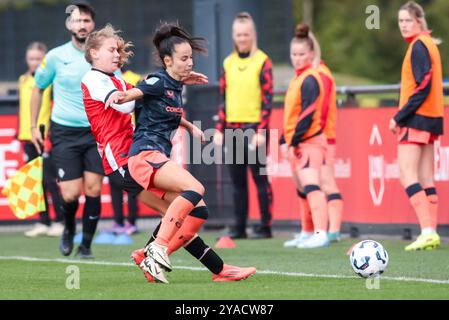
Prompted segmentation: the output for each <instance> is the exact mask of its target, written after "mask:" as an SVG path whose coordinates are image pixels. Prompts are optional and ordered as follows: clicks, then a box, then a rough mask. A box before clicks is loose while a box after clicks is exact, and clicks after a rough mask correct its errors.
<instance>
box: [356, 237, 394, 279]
mask: <svg viewBox="0 0 449 320" xmlns="http://www.w3.org/2000/svg"><path fill="white" fill-rule="evenodd" d="M349 261H350V263H351V267H352V269H353V270H354V272H355V273H357V274H358V275H359V276H361V277H363V278H369V277H375V276H378V275H380V274H381V273H383V272H384V271H385V268H386V267H387V265H388V253H387V250H385V249H384V247H383V246H382V245H381V244H380V243H379V242H376V241H374V240H363V241H360V242H359V243H357V244H356V245H355V246H354V247H353V248H352V251H351V254H350V255H349Z"/></svg>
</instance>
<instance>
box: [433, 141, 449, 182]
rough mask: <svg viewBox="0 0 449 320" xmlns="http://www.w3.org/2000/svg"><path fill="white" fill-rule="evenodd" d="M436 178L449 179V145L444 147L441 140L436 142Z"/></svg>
mask: <svg viewBox="0 0 449 320" xmlns="http://www.w3.org/2000/svg"><path fill="white" fill-rule="evenodd" d="M434 162H435V164H434V166H435V176H434V178H435V180H436V181H449V147H442V146H441V140H438V141H436V142H435V160H434Z"/></svg>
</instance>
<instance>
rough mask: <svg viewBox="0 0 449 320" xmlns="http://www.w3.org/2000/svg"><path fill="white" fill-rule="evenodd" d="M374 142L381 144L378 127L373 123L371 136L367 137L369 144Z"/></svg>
mask: <svg viewBox="0 0 449 320" xmlns="http://www.w3.org/2000/svg"><path fill="white" fill-rule="evenodd" d="M374 142H377V144H378V145H379V146H381V145H382V137H381V135H380V131H379V127H378V126H377V124H375V125H373V130H371V136H370V138H369V145H370V146H372V145H374Z"/></svg>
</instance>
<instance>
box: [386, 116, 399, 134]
mask: <svg viewBox="0 0 449 320" xmlns="http://www.w3.org/2000/svg"><path fill="white" fill-rule="evenodd" d="M388 129H390V131H391V132H393V133H394V134H396V133H397V132H398V124H397V123H396V121H395V120H394V119H390V124H389V126H388Z"/></svg>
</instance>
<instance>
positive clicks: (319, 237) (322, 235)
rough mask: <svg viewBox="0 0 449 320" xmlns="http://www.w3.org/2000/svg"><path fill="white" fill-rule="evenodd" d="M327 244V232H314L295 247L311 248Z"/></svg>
mask: <svg viewBox="0 0 449 320" xmlns="http://www.w3.org/2000/svg"><path fill="white" fill-rule="evenodd" d="M328 245H329V239H328V238H327V232H324V231H321V232H315V233H314V234H313V235H312V236H311V237H310V238H308V239H307V240H304V241H302V242H300V243H299V244H298V246H297V248H300V249H313V248H322V247H327V246H328Z"/></svg>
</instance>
